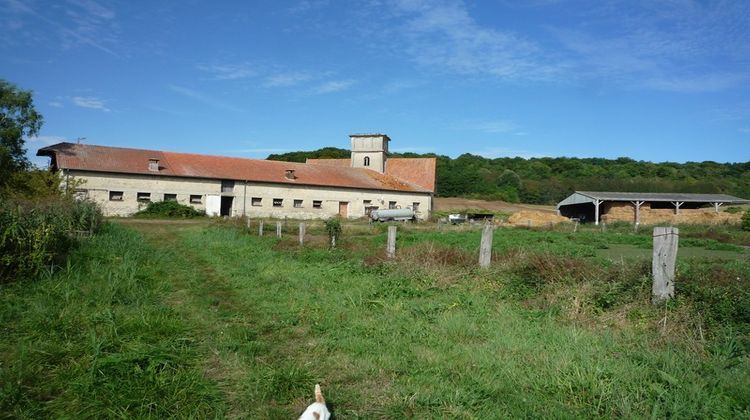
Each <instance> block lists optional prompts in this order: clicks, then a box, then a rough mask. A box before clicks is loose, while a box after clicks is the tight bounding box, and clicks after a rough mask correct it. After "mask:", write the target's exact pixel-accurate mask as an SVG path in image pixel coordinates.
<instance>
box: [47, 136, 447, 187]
mask: <svg viewBox="0 0 750 420" xmlns="http://www.w3.org/2000/svg"><path fill="white" fill-rule="evenodd" d="M37 156H49V157H52V158H53V164H54V165H55V166H56V167H57V168H60V169H73V170H82V171H93V172H110V173H127V174H142V175H161V176H170V177H189V178H209V179H232V180H237V181H254V182H269V183H277V184H291V185H313V186H327V187H341V188H357V189H373V190H389V191H404V192H422V193H431V192H433V190H434V188H432V189H430V188H428V187H425V186H424V185H420V184H417V183H414V182H411V181H410V180H409V179H402V178H399V177H397V176H396V174H381V173H379V172H376V171H373V170H369V169H358V168H350V167H335V166H326V165H308V164H305V163H294V162H282V161H272V160H261V159H246V158H235V157H226V156H210V155H198V154H192V153H175V152H164V151H158V150H143V149H129V148H121V147H107V146H96V145H88V144H73V143H58V144H55V145H52V146H47V147H44V148H41V149H39V151H38V152H37ZM150 159H158V160H159V171H158V173H157V172H153V171H150V170H149V168H148V163H149V160H150ZM418 165H419V163H418ZM290 170H292V171H294V176H293V177H291V178H290V177H288V176H287V173H288V171H290ZM397 172H398V171H397ZM425 176H427V177H429V174H428V175H425ZM431 176H432V178H433V185H434V177H435V172H434V169H433V171H432V172H431Z"/></svg>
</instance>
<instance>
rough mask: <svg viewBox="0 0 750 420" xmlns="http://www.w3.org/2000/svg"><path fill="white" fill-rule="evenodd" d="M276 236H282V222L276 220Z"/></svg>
mask: <svg viewBox="0 0 750 420" xmlns="http://www.w3.org/2000/svg"><path fill="white" fill-rule="evenodd" d="M276 237H277V238H281V222H276Z"/></svg>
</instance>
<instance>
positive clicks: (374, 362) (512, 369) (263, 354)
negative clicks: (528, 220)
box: [0, 221, 750, 418]
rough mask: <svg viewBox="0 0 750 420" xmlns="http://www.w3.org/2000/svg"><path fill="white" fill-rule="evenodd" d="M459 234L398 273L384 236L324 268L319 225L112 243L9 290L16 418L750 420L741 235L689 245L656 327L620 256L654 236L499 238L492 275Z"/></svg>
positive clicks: (0, 384)
mask: <svg viewBox="0 0 750 420" xmlns="http://www.w3.org/2000/svg"><path fill="white" fill-rule="evenodd" d="M463 229H464V228H457V229H455V230H443V231H440V232H435V231H429V230H427V229H424V228H423V227H415V228H408V227H402V228H400V234H399V243H398V247H399V250H398V254H399V257H398V258H397V259H396V260H395V261H389V260H387V259H386V258H384V252H383V248H384V243H385V234H384V227H383V226H375V227H370V226H356V225H355V226H348V227H347V229H345V236H344V238H342V240H341V241H340V242H339V244H340V246H339V248H337V249H336V250H328V249H327V248H326V247H325V242H326V240H325V238H324V237H323V236H322V231H321V229H320V228H318V227H316V226H311V227H310V229H309V230H308V231H309V232H310V236H309V237H308V243H307V244H306V246H305V247H299V246H298V244H297V243H296V238H293V237H292V236H291V234H292V233H293V232H294V226H291V225H290V226H288V227H287V229H286V230H285V234H286V235H287V236H286V237H285V238H284V239H282V240H278V239H276V238H274V237H270V236H269V235H266V236H264V237H262V238H259V237H258V236H257V233H256V232H257V231H256V230H255V228H254V229H253V230H252V231H251V232H252V234H249V233H248V232H247V231H246V230H245V229H244V228H242V227H238V226H235V225H232V224H226V225H214V224H212V225H208V222H197V223H180V224H165V223H153V222H149V221H144V222H137V223H132V221H131V223H128V224H127V226H125V225H119V224H110V225H108V226H105V228H104V229H103V232H102V233H101V234H99V235H97V236H96V237H94V238H92V239H90V240H88V241H87V242H85V243H84V244H83V245H82V246H81V247H79V248H78V249H77V250H75V251H74V252H73V253H72V254H71V256H70V258H69V261H68V263H67V265H66V266H64V267H60V268H59V269H57V270H54V271H52V270H51V271H50V272H47V273H43V275H41V276H40V278H38V279H25V280H21V281H18V282H16V283H14V284H8V285H2V286H1V287H2V289H0V291H1V294H0V331H2V333H1V334H2V335H1V336H0V338H1V340H0V393H1V394H0V413H2V414H1V415H3V416H6V417H35V418H38V417H75V418H78V417H134V416H135V417H168V416H178V417H201V418H203V417H235V418H236V417H253V418H294V417H296V416H298V415H299V414H300V413H301V411H302V410H303V409H304V407H305V406H306V405H307V404H308V403H309V402H310V401H311V398H312V388H313V385H314V384H315V383H317V382H319V383H321V385H322V386H323V390H324V393H325V394H326V397H327V400H328V401H329V405H330V406H331V408H332V411H333V412H334V414H335V415H336V417H337V418H404V417H407V418H446V417H447V418H502V417H545V418H548V417H551V418H578V417H589V418H592V417H611V416H622V417H667V416H669V417H676V418H686V417H690V418H694V417H714V418H738V417H750V361H749V359H748V352H749V351H750V342H749V341H748V332H749V331H748V325H750V262H748V259H747V252H746V251H745V250H744V249H743V248H742V247H741V246H739V244H740V243H741V242H742V241H743V240H744V239H743V238H744V237H743V236H742V234H741V233H733V232H730V233H727V235H729V237H730V239H732V240H731V241H729V242H734V244H728V243H726V241H721V240H717V239H715V238H710V237H706V235H704V234H701V233H700V232H698V231H696V232H694V235H693V237H688V236H690V232H686V235H685V236H686V237H685V238H684V239H683V238H681V243H682V244H684V245H685V246H686V248H685V249H695V250H698V251H697V253H698V255H697V256H685V255H682V256H681V257H680V259H679V261H678V281H677V293H678V297H677V299H675V300H674V301H673V302H671V303H670V304H669V305H662V306H658V307H654V306H652V305H650V303H649V302H648V299H649V293H650V280H649V278H648V271H649V264H650V262H649V261H648V260H644V259H642V258H640V259H639V258H632V259H631V258H623V257H620V258H609V257H608V256H606V255H602V250H611V249H615V250H616V249H617V247H628V248H629V249H637V250H647V248H648V246H649V243H650V240H651V238H650V236H649V235H648V233H642V234H639V235H635V234H632V233H628V232H626V230H625V229H622V230H621V231H618V230H617V229H612V230H611V231H608V232H606V233H601V232H595V231H593V230H592V231H584V232H577V233H576V234H573V233H571V232H564V231H558V232H556V231H535V230H524V229H499V230H498V231H497V232H496V234H495V240H494V250H495V253H494V255H493V265H492V267H491V268H490V269H489V270H479V269H478V268H476V264H475V261H476V248H477V244H478V243H479V232H477V231H474V230H471V229H469V230H463ZM722 234H723V233H722ZM708 236H712V235H708ZM714 236H715V235H714ZM738 238H739V239H738ZM718 239H725V238H723V237H721V238H718ZM681 250H682V248H681ZM700 250H704V251H719V252H721V254H720V255H705V254H701V252H700Z"/></svg>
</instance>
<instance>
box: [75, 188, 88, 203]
mask: <svg viewBox="0 0 750 420" xmlns="http://www.w3.org/2000/svg"><path fill="white" fill-rule="evenodd" d="M88 196H89V190H84V189H76V190H75V191H74V192H73V199H74V200H76V201H83V200H85V199H87V198H88Z"/></svg>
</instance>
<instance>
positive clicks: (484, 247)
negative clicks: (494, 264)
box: [479, 223, 493, 268]
mask: <svg viewBox="0 0 750 420" xmlns="http://www.w3.org/2000/svg"><path fill="white" fill-rule="evenodd" d="M492 231H493V229H492V225H491V224H489V223H486V224H485V225H484V228H483V229H482V242H480V244H479V266H480V267H482V268H487V267H489V266H490V261H492Z"/></svg>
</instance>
